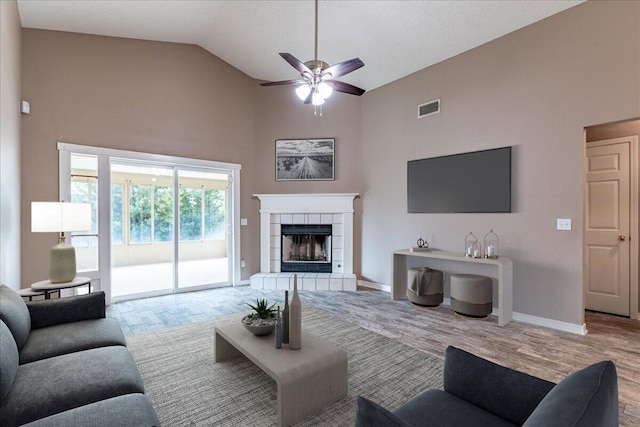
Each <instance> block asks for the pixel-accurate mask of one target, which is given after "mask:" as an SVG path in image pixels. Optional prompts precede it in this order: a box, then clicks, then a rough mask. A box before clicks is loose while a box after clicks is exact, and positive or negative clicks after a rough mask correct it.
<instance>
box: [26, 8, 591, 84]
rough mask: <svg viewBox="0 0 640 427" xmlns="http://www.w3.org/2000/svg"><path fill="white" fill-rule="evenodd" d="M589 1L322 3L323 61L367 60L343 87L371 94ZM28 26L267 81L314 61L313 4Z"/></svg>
mask: <svg viewBox="0 0 640 427" xmlns="http://www.w3.org/2000/svg"><path fill="white" fill-rule="evenodd" d="M579 3H581V1H562V0H555V1H540V0H535V1H525V0H523V1H511V0H504V1H497V0H496V1H470V0H458V1H444V0H441V1H425V0H421V1H400V0H396V1H383V0H350V1H348V0H340V1H336V0H320V3H319V27H318V28H319V35H318V45H319V46H318V59H320V60H323V61H325V62H327V63H329V64H335V63H337V62H341V61H345V60H347V59H351V58H355V57H359V58H360V59H362V60H363V61H364V63H365V67H364V68H361V69H359V70H357V71H354V72H353V73H351V74H349V75H348V76H345V77H343V78H341V80H344V81H346V82H349V83H351V84H355V85H356V86H359V87H362V88H363V89H366V90H371V89H375V88H377V87H379V86H382V85H384V84H387V83H389V82H392V81H394V80H397V79H399V78H402V77H404V76H406V75H409V74H411V73H413V72H415V71H418V70H421V69H423V68H426V67H428V66H430V65H433V64H435V63H438V62H440V61H443V60H445V59H447V58H451V57H452V56H455V55H457V54H459V53H462V52H464V51H466V50H469V49H472V48H474V47H476V46H479V45H481V44H483V43H486V42H488V41H490V40H493V39H496V38H498V37H501V36H503V35H505V34H508V33H510V32H512V31H515V30H517V29H519V28H522V27H524V26H527V25H529V24H532V23H534V22H536V21H539V20H541V19H544V18H546V17H548V16H550V15H553V14H555V13H558V12H560V11H562V10H565V9H568V8H570V7H572V6H575V5H577V4H579ZM18 10H19V12H20V18H21V21H22V26H23V27H27V28H40V29H48V30H59V31H70V32H77V33H87V34H99V35H106V36H116V37H128V38H135V39H144V40H157V41H167V42H178V43H189V44H196V45H199V46H201V47H203V48H204V49H206V50H208V51H209V52H211V53H213V54H214V55H216V56H218V57H219V58H221V59H223V60H224V61H226V62H228V63H229V64H231V65H233V66H234V67H236V68H238V69H239V70H241V71H243V72H244V73H246V74H248V75H249V76H251V77H253V78H256V79H260V80H286V79H295V78H298V77H299V74H298V73H297V72H296V71H295V70H294V69H293V68H292V67H291V66H290V65H289V64H287V63H286V62H285V61H284V60H283V59H282V58H281V57H280V56H279V55H278V53H279V52H288V53H290V54H292V55H293V56H295V57H296V58H298V59H300V60H301V61H302V62H305V61H308V60H310V59H313V41H314V32H313V25H314V3H313V1H311V0H297V1H291V0H289V1H278V0H270V1H266V0H262V1H259V0H247V1H241V0H235V1H234V0H215V1H214V0H195V1H193V0H18Z"/></svg>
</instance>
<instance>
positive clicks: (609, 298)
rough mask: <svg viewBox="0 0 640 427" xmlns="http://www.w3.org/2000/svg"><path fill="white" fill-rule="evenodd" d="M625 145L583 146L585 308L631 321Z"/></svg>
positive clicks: (609, 142) (600, 143)
mask: <svg viewBox="0 0 640 427" xmlns="http://www.w3.org/2000/svg"><path fill="white" fill-rule="evenodd" d="M630 149H631V143H630V142H629V140H624V139H623V138H618V139H615V140H607V141H598V142H593V143H589V144H588V145H587V167H586V172H587V177H586V186H585V233H584V242H585V250H584V263H585V265H584V276H585V285H586V286H585V291H586V308H587V309H589V310H596V311H602V312H605V313H612V314H619V315H623V316H629V293H630V287H629V285H630V270H629V267H630V243H629V241H630V197H631V194H630V189H629V185H630Z"/></svg>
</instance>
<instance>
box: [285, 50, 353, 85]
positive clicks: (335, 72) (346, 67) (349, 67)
mask: <svg viewBox="0 0 640 427" xmlns="http://www.w3.org/2000/svg"><path fill="white" fill-rule="evenodd" d="M281 55H282V54H281ZM361 67H364V62H362V61H361V60H360V58H353V59H350V60H348V61H343V62H339V63H337V64H335V65H332V66H331V67H329V68H327V69H326V70H324V71H323V72H322V75H330V78H334V79H335V78H337V77H340V76H344V75H345V74H349V73H350V72H352V71H355V70H357V69H358V68H361Z"/></svg>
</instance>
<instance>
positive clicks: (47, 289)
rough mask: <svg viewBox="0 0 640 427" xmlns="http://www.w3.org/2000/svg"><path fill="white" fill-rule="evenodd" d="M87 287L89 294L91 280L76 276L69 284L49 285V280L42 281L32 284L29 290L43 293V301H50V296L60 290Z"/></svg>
mask: <svg viewBox="0 0 640 427" xmlns="http://www.w3.org/2000/svg"><path fill="white" fill-rule="evenodd" d="M85 285H86V286H88V287H89V292H91V279H90V278H89V277H80V276H76V278H75V279H73V280H72V281H70V282H64V283H51V280H42V281H40V282H36V283H33V284H32V285H31V289H33V290H34V291H44V299H50V298H51V294H52V293H54V292H60V291H61V290H62V289H70V288H77V287H78V286H85Z"/></svg>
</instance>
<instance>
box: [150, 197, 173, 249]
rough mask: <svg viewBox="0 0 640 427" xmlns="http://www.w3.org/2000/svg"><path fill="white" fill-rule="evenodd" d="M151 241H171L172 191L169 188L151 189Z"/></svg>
mask: <svg viewBox="0 0 640 427" xmlns="http://www.w3.org/2000/svg"><path fill="white" fill-rule="evenodd" d="M153 241H154V242H171V241H173V191H172V189H171V188H170V187H154V189H153Z"/></svg>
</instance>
